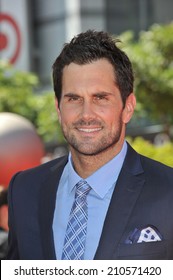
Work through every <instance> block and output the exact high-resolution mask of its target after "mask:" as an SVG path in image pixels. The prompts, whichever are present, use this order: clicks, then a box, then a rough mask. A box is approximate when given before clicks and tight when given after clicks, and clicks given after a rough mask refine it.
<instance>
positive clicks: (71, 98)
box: [68, 96, 80, 101]
mask: <svg viewBox="0 0 173 280" xmlns="http://www.w3.org/2000/svg"><path fill="white" fill-rule="evenodd" d="M78 100H80V98H79V97H78V96H70V97H69V98H68V101H78Z"/></svg>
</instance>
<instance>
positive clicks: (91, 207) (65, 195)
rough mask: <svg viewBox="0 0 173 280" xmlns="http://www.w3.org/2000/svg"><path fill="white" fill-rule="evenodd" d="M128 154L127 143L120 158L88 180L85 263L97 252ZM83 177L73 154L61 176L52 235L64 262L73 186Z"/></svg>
mask: <svg viewBox="0 0 173 280" xmlns="http://www.w3.org/2000/svg"><path fill="white" fill-rule="evenodd" d="M126 152H127V143H126V142H124V145H123V148H122V150H121V151H120V153H119V154H118V155H116V156H115V157H114V158H113V159H112V160H111V161H109V162H108V163H106V164H105V165H104V166H102V167H101V168H100V169H98V170H97V171H96V172H95V173H93V174H92V175H91V176H89V177H88V178H86V179H85V180H86V181H87V183H88V184H89V185H90V186H91V188H92V189H91V191H90V192H89V194H88V196H87V202H88V226H87V236H86V247H85V255H84V259H85V260H92V259H93V258H94V255H95V253H96V250H97V247H98V244H99V240H100V236H101V233H102V228H103V224H104V220H105V217H106V213H107V210H108V207H109V203H110V200H111V197H112V193H113V191H114V188H115V184H116V181H117V178H118V176H119V173H120V170H121V168H122V165H123V162H124V158H125V156H126ZM81 179H82V178H81V177H80V176H79V175H78V174H77V173H76V172H75V170H74V168H73V165H72V159H71V154H70V155H69V160H68V163H67V164H66V166H65V168H64V171H63V173H62V176H61V179H60V182H59V187H58V191H57V197H56V206H55V212H54V220H53V235H54V244H55V252H56V258H57V259H58V260H60V259H61V255H62V250H63V245H64V238H65V232H66V228H67V223H68V219H69V214H70V211H71V208H72V204H73V201H74V197H75V188H74V186H75V185H76V183H78V182H79V181H80V180H81Z"/></svg>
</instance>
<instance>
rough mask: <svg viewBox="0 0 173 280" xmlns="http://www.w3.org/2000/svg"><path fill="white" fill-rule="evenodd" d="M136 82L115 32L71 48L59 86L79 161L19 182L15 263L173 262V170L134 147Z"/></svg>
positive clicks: (13, 190)
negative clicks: (129, 135) (129, 138)
mask: <svg viewBox="0 0 173 280" xmlns="http://www.w3.org/2000/svg"><path fill="white" fill-rule="evenodd" d="M133 80H134V79H133V72H132V67H131V63H130V61H129V59H128V57H127V55H126V54H125V53H124V52H123V51H122V50H120V49H119V48H118V47H117V46H116V42H115V41H114V40H113V39H112V38H111V36H109V35H108V34H107V33H104V32H96V31H91V30H89V31H87V32H85V33H81V34H79V35H78V36H77V37H74V38H73V39H72V40H71V42H70V43H68V44H66V45H65V46H64V48H63V50H62V52H61V54H60V55H59V56H58V58H57V59H56V61H55V62H54V65H53V82H54V90H55V95H56V108H57V112H58V118H59V121H60V124H61V126H62V131H63V133H64V136H65V138H66V140H67V142H68V144H69V150H70V153H69V156H68V157H62V158H59V159H55V160H53V161H50V162H48V163H46V164H43V165H41V166H39V167H37V168H34V169H31V170H27V171H24V172H21V173H18V174H16V175H15V176H14V177H13V179H12V180H11V184H10V188H9V228H10V233H9V253H8V259H103V260H104V259H105V260H106V259H173V219H172V213H173V203H172V202H173V169H171V168H169V167H166V166H164V165H162V164H161V163H158V162H155V161H153V160H151V159H148V158H146V157H144V156H141V155H139V154H137V153H136V152H135V151H134V150H133V149H132V148H131V147H130V145H129V144H128V143H126V141H125V130H126V124H127V123H128V122H129V121H130V119H131V117H132V115H133V112H134V108H135V104H136V101H135V96H134V94H133Z"/></svg>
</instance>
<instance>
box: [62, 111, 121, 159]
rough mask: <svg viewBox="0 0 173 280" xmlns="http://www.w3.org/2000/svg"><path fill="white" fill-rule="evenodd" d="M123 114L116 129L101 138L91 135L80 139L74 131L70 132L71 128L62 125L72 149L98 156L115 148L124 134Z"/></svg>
mask: <svg viewBox="0 0 173 280" xmlns="http://www.w3.org/2000/svg"><path fill="white" fill-rule="evenodd" d="M122 127H123V123H122V116H121V115H120V117H119V120H118V122H117V129H116V131H113V132H112V131H110V132H109V133H106V135H104V136H102V137H101V138H100V139H99V140H97V141H94V140H91V137H85V138H84V140H83V141H81V140H79V139H78V138H77V137H76V135H75V134H74V133H70V129H68V130H65V129H63V127H62V130H63V134H64V137H65V139H66V141H67V142H68V144H69V146H70V147H71V149H73V150H75V151H76V152H77V153H78V154H81V155H85V156H96V155H98V154H101V153H104V152H106V151H108V150H110V149H113V148H114V147H115V146H116V144H117V143H118V142H119V140H120V137H121V134H122Z"/></svg>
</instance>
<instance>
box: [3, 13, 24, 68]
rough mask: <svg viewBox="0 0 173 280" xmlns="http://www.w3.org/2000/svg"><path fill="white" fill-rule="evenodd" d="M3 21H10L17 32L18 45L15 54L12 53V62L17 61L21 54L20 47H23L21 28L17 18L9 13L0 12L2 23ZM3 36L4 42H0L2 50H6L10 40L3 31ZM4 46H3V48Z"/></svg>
mask: <svg viewBox="0 0 173 280" xmlns="http://www.w3.org/2000/svg"><path fill="white" fill-rule="evenodd" d="M2 21H6V22H8V23H9V24H11V25H12V27H13V29H14V31H15V34H16V42H17V45H16V49H15V52H14V54H13V55H12V57H11V58H10V60H9V61H10V63H12V64H13V63H15V62H16V60H17V58H18V56H19V53H20V49H21V35H20V30H19V27H18V25H17V23H16V22H15V20H14V19H13V18H12V17H11V16H9V15H8V14H0V23H1V22H2ZM1 36H2V37H3V42H2V44H0V50H2V48H3V50H4V47H6V46H7V45H8V40H7V37H6V36H5V35H4V34H3V33H1ZM1 46H2V48H1Z"/></svg>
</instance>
